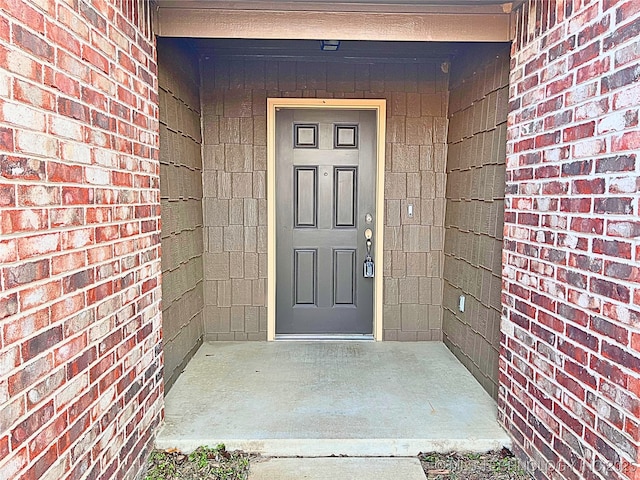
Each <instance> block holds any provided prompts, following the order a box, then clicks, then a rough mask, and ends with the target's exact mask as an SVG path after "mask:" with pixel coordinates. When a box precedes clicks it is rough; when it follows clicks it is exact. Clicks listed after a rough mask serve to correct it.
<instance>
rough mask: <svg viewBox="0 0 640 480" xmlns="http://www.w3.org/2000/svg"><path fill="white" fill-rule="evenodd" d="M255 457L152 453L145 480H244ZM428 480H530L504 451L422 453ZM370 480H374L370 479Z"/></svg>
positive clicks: (202, 451)
mask: <svg viewBox="0 0 640 480" xmlns="http://www.w3.org/2000/svg"><path fill="white" fill-rule="evenodd" d="M252 458H256V457H255V456H252V455H249V454H246V453H243V452H228V451H227V450H226V449H225V447H224V445H218V446H217V447H216V448H209V447H199V448H198V449H197V450H195V451H194V452H193V453H190V454H184V453H181V452H179V451H177V450H166V451H165V450H155V451H154V452H153V453H152V454H151V457H150V458H149V462H148V464H147V472H146V474H145V476H144V480H178V479H180V480H247V478H248V476H249V464H250V462H251V459H252ZM419 459H420V462H421V463H422V468H423V470H424V472H425V475H426V478H427V479H428V480H531V478H532V477H531V476H529V475H528V474H527V473H526V472H525V471H524V470H523V469H522V468H521V466H520V464H519V463H518V461H517V460H516V458H515V457H513V455H512V454H511V452H510V451H509V450H507V449H503V450H501V451H498V452H488V453H483V454H475V453H466V454H461V453H447V454H440V453H422V454H420V455H419ZM372 480H373V479H372Z"/></svg>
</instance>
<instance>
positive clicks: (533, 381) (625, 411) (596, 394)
mask: <svg viewBox="0 0 640 480" xmlns="http://www.w3.org/2000/svg"><path fill="white" fill-rule="evenodd" d="M515 327H516V328H517V329H519V330H521V331H522V332H524V333H527V334H529V333H528V331H527V330H524V329H523V328H521V327H519V326H518V325H516V326H515ZM507 338H509V339H513V340H515V341H517V342H518V343H519V344H520V346H521V347H522V348H524V349H526V350H527V352H528V353H535V354H536V355H538V356H541V357H543V358H545V359H546V360H548V363H549V364H550V365H552V366H553V367H554V370H560V371H564V370H562V368H563V367H562V366H559V365H557V364H556V363H555V362H553V361H552V360H551V359H549V358H548V357H546V356H544V355H543V354H541V353H540V352H538V351H537V350H535V349H532V348H530V347H529V346H528V345H526V344H525V343H522V342H520V341H518V339H517V338H515V337H510V336H508V337H507ZM545 343H546V342H545ZM568 343H571V344H572V345H576V343H575V342H572V341H571V340H569V341H568ZM577 345H580V344H577ZM510 351H511V354H512V356H516V357H518V358H519V359H521V361H522V363H523V364H526V365H531V363H530V361H529V360H527V359H526V358H523V357H522V356H521V355H519V354H518V353H517V352H516V351H514V350H510ZM587 353H588V354H589V355H590V356H592V355H596V356H597V355H598V353H597V352H593V351H589V352H587ZM560 355H562V356H563V357H566V358H569V359H572V360H574V359H573V357H571V356H569V355H567V354H565V353H562V352H560ZM505 361H506V360H505ZM507 363H508V364H509V365H512V366H513V367H514V368H515V369H516V370H517V371H518V372H519V373H520V374H521V375H522V376H523V377H525V378H526V379H527V384H529V383H531V384H533V385H536V384H537V381H536V379H535V378H533V379H532V378H529V377H528V376H527V375H526V373H525V372H523V371H522V370H520V369H519V368H518V366H517V365H516V364H515V363H514V362H513V361H507ZM576 363H577V364H578V365H580V366H582V367H584V368H585V369H586V370H588V371H589V372H590V373H591V374H593V375H594V376H595V377H597V378H598V380H600V381H599V382H598V383H602V380H606V381H608V382H610V383H612V384H613V385H615V387H616V388H619V389H622V390H624V387H621V386H620V385H618V384H617V383H615V382H613V381H611V380H609V379H608V378H607V377H604V376H602V375H601V374H600V373H598V372H597V371H596V370H593V369H591V368H590V367H589V365H588V364H587V365H582V364H580V363H579V362H576ZM532 371H533V373H536V374H538V375H541V376H543V377H544V378H545V379H546V380H547V381H548V382H550V383H551V384H553V385H554V386H556V387H558V389H560V390H562V392H563V393H564V394H565V395H566V394H569V395H570V396H571V397H573V399H575V400H576V401H578V402H581V403H582V402H583V400H582V399H580V398H578V396H577V395H575V394H574V393H573V392H571V391H570V390H568V389H567V388H565V387H564V386H563V385H561V384H560V383H559V382H557V381H556V380H555V378H551V377H549V376H547V374H546V373H545V372H544V370H542V369H539V368H537V367H536V368H534V367H532ZM566 375H567V376H568V377H571V378H572V379H573V380H574V381H576V382H577V383H579V384H580V386H581V387H582V388H583V389H584V390H585V392H586V391H588V392H591V393H592V394H594V397H596V398H603V399H604V401H605V402H606V403H610V404H612V405H614V406H615V408H616V410H618V411H620V412H621V413H623V414H624V415H625V416H626V417H629V418H635V414H634V413H633V412H631V411H630V410H628V409H627V407H626V406H625V405H624V404H623V403H617V402H616V401H615V400H612V399H611V398H609V397H606V396H603V395H602V393H601V392H600V391H599V390H598V389H597V388H596V389H593V388H592V387H591V386H589V385H588V384H586V383H583V382H582V381H581V379H580V378H577V377H575V376H574V375H572V374H570V373H567V374H566ZM518 385H520V384H519V383H518ZM522 387H523V391H524V392H525V393H526V394H527V396H528V397H529V398H531V399H532V400H533V401H534V402H535V403H536V404H537V405H539V406H540V407H541V408H543V409H544V410H545V411H547V412H549V413H550V414H551V415H552V416H554V417H555V413H554V411H553V410H550V409H548V408H547V407H546V406H545V405H544V404H543V403H541V402H540V401H539V400H538V399H537V398H536V397H535V396H533V395H530V394H529V392H528V391H527V390H526V388H524V387H526V385H522ZM545 394H547V396H548V398H549V399H550V400H552V402H553V403H556V404H558V405H564V400H563V399H557V398H556V397H552V396H550V395H549V394H548V393H547V392H545ZM585 398H586V397H585ZM584 408H586V409H587V410H589V411H590V412H591V413H593V414H594V418H595V419H596V420H597V419H600V420H602V417H600V416H599V414H598V412H597V411H596V410H595V409H594V408H593V407H591V406H590V405H589V404H588V403H587V402H586V400H585V401H584ZM514 410H515V409H514ZM570 413H572V414H573V412H570ZM576 418H577V417H576ZM604 421H605V422H606V423H608V424H611V422H609V421H607V420H606V418H605V419H604ZM563 425H564V424H563ZM572 431H573V430H572ZM624 433H625V434H626V435H627V436H628V435H629V434H627V433H626V432H624ZM630 438H631V440H635V439H634V438H633V437H630ZM610 442H612V444H613V441H610Z"/></svg>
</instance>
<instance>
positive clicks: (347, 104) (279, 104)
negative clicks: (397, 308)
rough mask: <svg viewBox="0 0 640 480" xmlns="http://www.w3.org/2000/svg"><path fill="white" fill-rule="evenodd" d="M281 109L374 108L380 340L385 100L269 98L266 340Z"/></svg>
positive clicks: (270, 320) (271, 329)
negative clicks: (277, 144) (278, 115)
mask: <svg viewBox="0 0 640 480" xmlns="http://www.w3.org/2000/svg"><path fill="white" fill-rule="evenodd" d="M282 108H296V109H300V108H310V109H312V108H319V109H325V110H326V109H341V110H373V111H375V112H376V132H377V158H376V186H375V196H376V199H375V204H376V218H375V226H376V228H375V233H374V243H373V253H374V259H375V261H376V263H377V268H376V275H375V278H374V284H373V338H374V339H375V340H376V341H381V340H382V300H383V274H382V268H383V267H382V266H383V251H384V249H383V239H384V159H385V132H386V119H387V113H386V109H387V103H386V100H384V99H363V100H359V99H358V100H356V99H340V98H335V99H334V98H326V99H322V98H268V99H267V340H269V341H272V340H275V338H276V265H277V262H276V185H275V183H276V182H275V178H276V111H277V110H280V109H282Z"/></svg>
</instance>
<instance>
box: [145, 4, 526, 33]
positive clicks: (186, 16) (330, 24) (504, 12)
mask: <svg viewBox="0 0 640 480" xmlns="http://www.w3.org/2000/svg"><path fill="white" fill-rule="evenodd" d="M519 3H521V0H516V1H515V2H504V1H503V0H423V1H418V0H409V1H407V0H405V1H400V0H367V1H363V0H342V1H339V2H323V1H318V2H309V1H304V0H300V1H296V0H286V1H270V0H241V1H228V0H157V5H158V16H157V25H156V32H157V33H158V35H160V36H167V37H195V38H245V39H299V40H303V39H304V40H321V39H337V40H380V41H419V42H434V41H462V42H464V41H466V42H506V41H510V40H511V39H512V34H513V28H512V24H511V11H512V9H513V8H514V6H517V5H518V4H519Z"/></svg>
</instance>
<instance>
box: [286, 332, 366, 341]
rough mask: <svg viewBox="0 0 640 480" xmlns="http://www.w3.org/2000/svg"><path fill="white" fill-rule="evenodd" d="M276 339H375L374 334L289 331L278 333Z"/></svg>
mask: <svg viewBox="0 0 640 480" xmlns="http://www.w3.org/2000/svg"><path fill="white" fill-rule="evenodd" d="M275 339H276V340H285V341H293V342H305V341H311V342H316V341H342V340H345V341H354V340H359V341H366V342H372V341H374V340H375V339H374V337H373V334H348V335H315V334H311V335H300V334H288V333H279V334H276V338H275Z"/></svg>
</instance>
